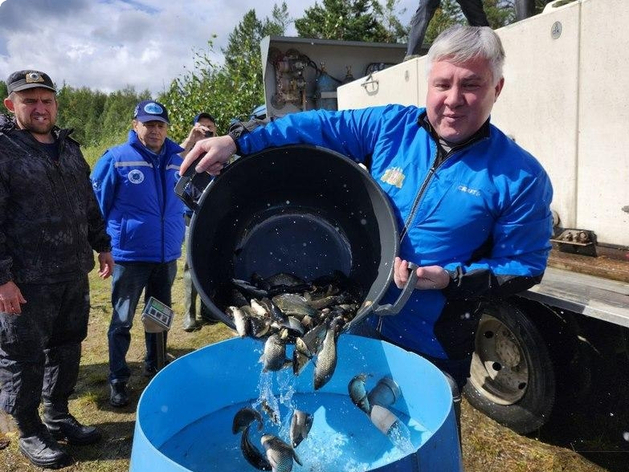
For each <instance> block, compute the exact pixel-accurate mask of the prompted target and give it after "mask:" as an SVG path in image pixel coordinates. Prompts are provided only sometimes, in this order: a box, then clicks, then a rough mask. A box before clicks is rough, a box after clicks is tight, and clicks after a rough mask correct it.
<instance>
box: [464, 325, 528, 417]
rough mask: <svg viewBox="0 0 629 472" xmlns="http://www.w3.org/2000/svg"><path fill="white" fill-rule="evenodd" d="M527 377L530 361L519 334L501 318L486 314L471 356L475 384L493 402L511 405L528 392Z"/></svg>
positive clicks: (471, 374) (472, 377)
mask: <svg viewBox="0 0 629 472" xmlns="http://www.w3.org/2000/svg"><path fill="white" fill-rule="evenodd" d="M528 380H529V368H528V363H527V361H526V357H525V356H524V352H523V350H522V347H521V345H520V343H519V342H518V340H517V338H516V337H515V336H514V335H513V333H512V332H511V331H510V330H509V329H508V328H507V327H506V326H505V325H504V324H503V323H502V322H500V321H499V320H498V319H496V318H494V317H493V316H489V315H483V317H482V318H481V320H480V323H479V325H478V331H477V334H476V349H475V352H474V354H473V356H472V366H471V371H470V383H471V384H472V386H473V387H474V388H475V389H476V390H477V391H479V392H480V393H482V394H483V396H485V397H486V398H488V399H489V400H490V401H492V402H494V403H497V404H499V405H512V404H513V403H516V402H517V401H519V400H520V399H521V398H522V397H523V396H524V395H525V394H526V389H527V386H528Z"/></svg>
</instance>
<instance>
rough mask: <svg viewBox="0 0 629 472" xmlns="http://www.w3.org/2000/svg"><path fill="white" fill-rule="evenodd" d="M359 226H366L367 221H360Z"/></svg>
mask: <svg viewBox="0 0 629 472" xmlns="http://www.w3.org/2000/svg"><path fill="white" fill-rule="evenodd" d="M360 224H361V225H363V226H365V225H366V224H367V220H366V219H365V218H363V219H362V220H360Z"/></svg>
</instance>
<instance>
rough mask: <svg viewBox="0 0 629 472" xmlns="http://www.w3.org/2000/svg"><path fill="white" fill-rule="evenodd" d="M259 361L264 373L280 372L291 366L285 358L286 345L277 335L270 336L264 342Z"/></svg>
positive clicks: (289, 361)
mask: <svg viewBox="0 0 629 472" xmlns="http://www.w3.org/2000/svg"><path fill="white" fill-rule="evenodd" d="M261 360H262V363H263V365H264V371H265V372H268V371H272V372H275V371H278V370H282V369H283V368H284V367H288V366H289V365H291V364H292V361H291V360H290V359H287V358H286V344H285V343H283V342H282V340H281V339H280V336H279V335H278V334H272V335H271V336H269V337H268V338H267V340H266V341H265V343H264V352H263V353H262V357H261Z"/></svg>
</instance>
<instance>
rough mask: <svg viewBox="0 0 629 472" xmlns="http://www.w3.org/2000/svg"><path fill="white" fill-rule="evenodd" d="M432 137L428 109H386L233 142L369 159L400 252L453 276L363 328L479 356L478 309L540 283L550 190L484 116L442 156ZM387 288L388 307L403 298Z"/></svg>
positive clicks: (440, 351)
mask: <svg viewBox="0 0 629 472" xmlns="http://www.w3.org/2000/svg"><path fill="white" fill-rule="evenodd" d="M436 139H437V137H436V134H435V133H434V131H433V130H432V127H431V126H430V124H429V123H428V120H427V119H426V113H425V109H423V108H417V107H412V106H411V107H403V106H400V105H388V106H384V107H372V108H366V109H361V110H347V111H340V112H327V111H315V112H304V113H294V114H289V115H287V116H285V117H283V118H281V119H278V120H276V121H274V122H272V123H269V124H267V125H266V126H264V127H260V128H257V129H255V130H253V131H252V132H250V133H246V134H243V135H242V136H241V137H240V138H239V139H238V140H237V141H236V145H237V147H238V153H239V154H241V155H247V154H252V153H255V152H259V151H261V150H263V149H265V148H268V147H274V146H282V145H288V144H300V143H302V144H306V143H307V144H314V145H318V146H322V147H325V148H328V149H332V150H334V151H337V152H339V153H341V154H344V155H346V156H348V157H350V158H352V159H354V160H356V161H358V162H366V163H367V164H368V167H369V169H370V172H371V175H372V176H373V178H374V179H375V180H376V181H377V182H378V184H379V185H380V186H381V187H382V188H383V189H384V191H385V193H386V194H387V195H388V196H389V198H390V199H391V202H392V206H393V210H394V212H395V216H396V218H397V223H398V225H399V228H400V234H401V245H400V257H402V258H403V259H405V260H408V261H410V262H414V263H416V264H417V265H419V266H429V265H440V266H442V267H444V268H445V269H446V270H447V271H448V272H449V273H450V278H451V281H450V284H449V286H448V287H447V288H446V289H444V290H415V291H414V292H413V295H412V296H411V298H410V299H409V301H408V302H407V303H406V305H405V307H404V308H403V309H402V311H401V312H400V314H399V315H397V316H387V317H382V318H380V319H379V320H370V321H373V322H374V324H376V323H377V325H378V329H379V330H380V332H381V334H382V335H383V337H384V338H385V339H388V340H390V341H391V342H393V343H395V344H397V345H400V346H402V347H404V348H406V349H409V350H412V351H415V352H418V353H421V354H426V355H428V356H431V357H434V358H440V359H464V358H466V357H468V356H470V355H471V353H472V352H473V350H474V333H475V330H476V328H477V325H478V319H479V317H480V310H479V306H480V302H481V301H484V300H489V299H491V298H493V297H506V296H509V295H512V294H514V293H518V292H520V291H523V290H526V289H527V288H529V287H531V286H532V285H534V284H536V283H539V281H540V280H541V278H542V275H543V273H544V270H545V267H546V262H547V258H548V254H549V251H550V247H551V246H550V241H549V240H550V236H551V233H552V216H551V212H550V202H551V200H552V186H551V183H550V180H549V178H548V175H547V174H546V172H545V171H544V169H543V168H542V166H541V165H540V164H539V162H538V161H537V160H536V159H535V158H534V157H533V156H531V155H530V154H529V153H528V152H526V151H525V150H524V149H522V148H521V147H519V146H518V145H517V144H516V143H515V142H514V141H513V140H512V139H510V138H508V137H507V136H506V135H505V134H504V133H502V132H501V131H500V130H499V129H497V128H496V127H494V126H493V125H491V124H490V123H489V121H488V122H487V123H486V124H485V125H484V126H483V127H482V128H481V130H479V132H478V133H477V134H476V135H475V137H474V139H472V140H471V141H469V142H468V143H466V144H465V145H462V146H458V147H455V148H453V149H451V150H450V151H449V152H448V153H447V154H445V153H443V152H441V153H440V152H439V146H437V141H436ZM438 154H439V156H440V157H441V159H439V160H437V157H438ZM391 285H392V287H391V288H390V289H389V291H388V293H387V295H386V297H385V299H384V300H383V302H391V301H394V300H395V299H396V298H397V296H398V295H399V290H398V289H397V288H396V287H395V286H394V284H391Z"/></svg>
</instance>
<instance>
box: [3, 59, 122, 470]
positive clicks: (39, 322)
mask: <svg viewBox="0 0 629 472" xmlns="http://www.w3.org/2000/svg"><path fill="white" fill-rule="evenodd" d="M7 90H8V97H7V98H5V99H4V105H5V107H6V108H7V109H8V110H9V111H10V112H11V113H12V115H13V118H12V119H11V118H9V117H6V116H4V115H0V241H1V243H0V386H1V388H0V408H2V409H3V410H4V411H5V412H7V413H9V414H10V415H12V417H13V419H14V420H15V423H16V424H17V427H18V429H19V434H20V438H19V445H18V447H19V450H20V451H21V452H22V453H23V454H24V455H25V456H26V457H27V458H28V459H29V460H30V461H31V462H32V463H33V464H35V465H36V466H38V467H45V468H60V467H64V466H67V465H69V464H70V463H71V462H72V458H71V457H70V456H69V455H68V453H67V452H65V451H64V450H63V449H61V448H60V446H59V444H57V442H56V441H55V439H65V440H66V441H67V442H68V443H70V444H79V445H81V444H92V443H94V442H96V441H98V440H99V439H100V437H101V434H100V432H99V431H98V430H97V429H96V428H94V427H91V426H84V425H82V424H81V423H79V422H78V421H77V420H76V418H74V416H72V415H71V414H70V412H69V410H68V398H69V396H70V394H71V393H72V392H73V391H74V388H75V386H76V382H77V377H78V374H79V363H80V358H81V343H82V341H83V340H84V339H85V336H86V335H87V325H88V318H89V310H90V305H89V283H88V272H89V271H91V270H92V269H93V268H94V251H96V252H98V253H99V255H98V260H99V264H100V270H99V275H100V276H101V277H103V278H107V277H109V275H110V274H111V273H112V271H113V265H114V262H113V259H112V257H111V253H110V251H111V240H110V237H109V235H108V234H107V232H106V231H105V223H104V221H103V218H102V215H101V213H100V210H99V208H98V203H97V201H96V198H94V193H93V191H92V188H91V185H90V181H89V179H88V178H87V175H88V173H89V165H88V164H87V162H85V159H84V158H83V155H82V153H81V150H80V149H79V144H78V143H77V142H76V141H74V140H73V139H72V138H71V137H70V133H71V131H70V130H67V129H59V128H58V127H57V126H56V125H55V123H56V120H57V106H58V105H57V99H56V95H55V94H56V90H55V86H54V84H53V82H52V80H51V79H50V77H49V76H48V74H45V73H44V72H40V71H37V70H20V71H17V72H14V73H12V74H11V75H10V76H9V77H8V79H7ZM40 402H43V416H42V417H40V415H39V411H38V408H39V405H40Z"/></svg>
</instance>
